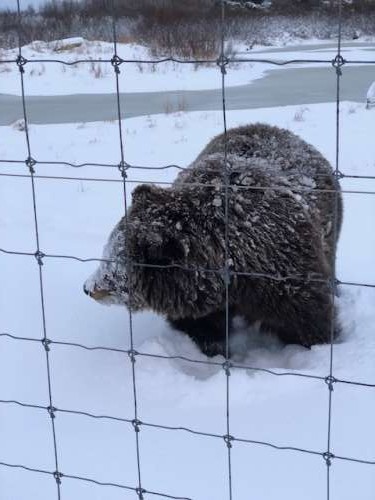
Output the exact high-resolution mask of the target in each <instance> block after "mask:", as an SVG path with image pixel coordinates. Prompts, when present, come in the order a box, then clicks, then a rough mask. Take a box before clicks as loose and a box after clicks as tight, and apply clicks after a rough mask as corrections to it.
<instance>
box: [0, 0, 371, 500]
mask: <svg viewBox="0 0 375 500" xmlns="http://www.w3.org/2000/svg"><path fill="white" fill-rule="evenodd" d="M115 1H116V0H113V2H112V4H111V8H112V12H111V14H112V20H113V56H112V58H111V59H97V60H93V59H77V60H74V61H70V62H67V61H64V60H61V59H40V60H39V59H33V60H30V61H29V60H27V59H26V58H25V57H24V56H23V53H22V43H21V37H19V47H18V56H17V57H16V58H15V59H14V60H0V64H3V63H7V64H14V65H16V66H17V67H18V70H19V76H20V83H21V90H22V109H23V120H24V135H25V141H26V146H27V158H26V159H22V158H19V159H14V158H7V159H5V158H1V159H0V167H1V165H5V164H12V165H26V167H27V169H28V173H27V174H19V173H12V172H5V173H4V172H0V176H4V177H14V178H29V179H30V187H31V193H32V213H33V220H34V232H35V241H36V250H35V252H23V251H19V250H17V249H10V248H0V253H2V254H8V255H13V256H15V257H17V256H26V257H30V260H32V259H34V260H35V263H36V265H37V266H38V275H39V294H40V299H41V313H42V327H43V336H42V337H41V338H37V337H23V336H20V335H16V334H15V333H13V332H0V339H2V338H3V339H5V338H6V339H9V340H11V341H14V342H25V343H35V344H40V346H41V349H43V351H44V353H45V365H46V379H47V387H48V404H47V405H40V404H33V403H28V402H25V401H18V400H10V399H0V404H3V405H14V406H18V407H22V408H25V411H26V410H30V411H42V412H48V415H49V417H50V425H51V434H52V442H53V453H54V470H44V469H40V468H35V467H29V466H26V465H24V464H17V463H7V462H4V461H1V455H0V466H1V467H4V468H16V469H21V470H25V471H29V472H32V473H39V474H45V475H48V476H50V477H51V479H52V480H54V481H55V483H56V496H57V498H58V499H60V498H63V495H62V483H63V482H64V481H65V480H76V481H84V482H88V483H92V484H95V485H97V486H102V487H104V486H106V487H113V488H120V489H124V490H129V491H132V492H134V494H135V495H136V496H137V497H138V498H139V499H140V500H142V499H144V497H145V496H146V495H152V496H158V497H162V498H171V499H176V500H178V499H181V500H192V499H190V498H188V497H185V496H173V495H169V494H168V492H164V491H163V492H158V491H153V490H152V489H148V488H147V489H146V488H145V485H144V482H143V480H142V450H141V447H140V442H139V435H140V432H141V431H142V428H147V427H149V428H154V429H159V430H164V431H170V432H181V433H187V434H191V435H197V436H202V437H205V438H207V439H213V440H221V441H222V442H223V445H224V450H226V451H225V453H226V454H227V477H228V491H227V494H226V496H228V497H229V499H232V498H233V496H234V495H233V486H232V482H233V477H232V457H231V452H232V447H233V446H234V445H235V443H236V442H241V443H245V444H248V445H258V446H263V447H268V448H272V449H274V450H277V451H280V452H293V453H300V454H309V455H312V456H316V457H317V458H318V459H319V460H323V461H324V462H325V464H326V474H327V478H326V486H327V487H326V498H327V499H328V500H329V499H330V495H331V488H330V482H331V474H332V473H331V470H332V465H333V463H334V461H336V460H339V461H340V460H341V461H345V462H353V463H359V464H365V465H375V459H374V460H365V459H363V458H362V457H351V456H342V455H338V454H336V453H334V450H333V448H332V444H331V433H332V427H333V425H334V424H333V421H332V400H333V390H334V386H335V385H337V384H346V385H352V386H354V387H357V388H358V390H365V389H370V390H371V389H374V388H375V381H373V382H372V381H358V380H349V379H348V380H346V379H341V378H337V377H335V375H334V370H333V353H334V318H333V316H332V318H331V339H330V356H329V366H328V370H327V372H326V373H325V374H324V375H321V376H319V375H312V374H308V373H303V372H296V371H281V370H272V369H267V368H259V367H256V366H249V365H247V364H241V363H237V362H234V361H233V360H232V359H231V358H230V350H229V294H230V282H231V279H232V278H233V276H235V275H243V276H247V277H249V278H252V279H262V280H276V281H290V280H297V281H306V280H309V281H312V282H313V281H317V282H320V283H324V284H327V285H329V286H330V287H331V290H332V302H335V300H336V299H335V288H336V287H337V285H348V286H358V287H362V286H363V287H369V288H375V283H363V282H353V281H340V280H338V279H337V277H336V272H335V262H333V263H332V269H333V270H334V271H333V274H332V276H331V277H330V279H329V280H323V279H322V278H320V277H317V276H306V275H304V276H302V275H288V276H280V275H275V274H266V273H252V272H250V271H249V272H239V271H238V272H236V271H233V270H232V269H231V268H230V266H229V264H228V262H229V258H228V256H229V227H230V223H231V221H230V214H229V200H230V196H231V190H232V186H231V183H230V178H229V173H230V172H229V170H228V162H227V154H228V153H227V140H226V135H227V119H226V116H227V110H226V74H227V71H229V70H230V67H231V65H232V64H235V63H255V64H256V63H266V64H268V65H276V66H285V65H291V64H296V63H304V64H314V63H321V64H326V65H330V66H332V71H334V72H335V75H336V141H335V158H336V160H335V165H334V171H333V176H334V177H335V179H338V180H340V179H344V178H355V179H372V180H373V179H375V176H361V175H354V174H351V173H343V172H342V171H341V170H340V162H339V160H340V92H341V87H340V84H341V79H342V76H343V68H344V66H345V64H348V63H350V64H354V65H355V64H361V65H363V64H375V60H373V61H371V60H370V61H369V60H346V59H344V57H343V55H342V36H341V33H342V1H341V0H339V1H338V2H337V8H338V11H337V24H338V28H337V40H338V43H337V54H336V56H335V57H334V58H333V59H328V58H322V59H313V60H312V59H293V60H284V61H280V60H272V59H259V58H256V57H246V58H238V57H229V56H227V55H226V52H225V41H226V9H227V8H237V7H240V8H249V9H250V8H258V6H257V4H254V3H253V2H248V1H244V0H238V1H235V0H221V6H220V8H221V20H220V23H221V41H220V52H219V53H218V55H217V58H216V59H202V60H195V59H194V60H187V59H178V58H174V57H166V58H161V59H148V60H144V59H122V58H121V57H120V56H119V54H118V39H117V32H116V21H117V20H116V8H115V7H116V6H115ZM16 2H17V9H18V16H19V32H21V23H22V17H21V5H20V0H16ZM38 62H43V64H61V65H71V66H74V65H81V64H87V63H89V64H92V63H93V62H100V63H106V64H108V65H110V66H111V67H112V69H113V75H114V77H113V78H114V84H115V92H116V113H117V125H118V158H119V162H118V163H117V164H113V163H90V162H85V163H74V162H66V161H61V162H59V161H38V159H37V154H36V153H37V152H36V151H34V149H33V145H32V143H31V141H30V136H29V125H28V108H27V92H26V90H25V66H26V65H28V64H35V63H38ZM165 62H175V63H178V64H194V65H199V64H208V63H210V64H216V65H217V67H218V71H219V72H220V74H221V103H222V123H223V131H224V137H225V146H224V152H223V153H224V160H225V161H224V165H225V167H224V172H223V185H222V188H223V192H224V198H225V207H224V219H225V220H224V222H225V256H224V265H223V267H221V268H217V269H206V268H205V269H199V268H197V267H194V268H188V267H182V269H183V270H184V271H186V272H196V271H197V270H199V271H203V272H206V273H218V274H220V275H221V276H222V277H223V286H224V287H225V296H226V321H225V346H226V347H225V355H224V361H223V362H219V361H215V360H212V359H207V360H198V359H192V358H189V357H185V356H180V355H174V356H168V355H161V354H153V353H147V352H141V351H139V350H136V349H135V344H134V325H133V315H132V309H131V307H130V308H129V316H128V320H129V332H130V339H129V348H128V349H119V348H111V347H106V346H100V345H97V346H88V345H85V344H81V343H74V342H66V341H59V340H57V339H53V338H51V336H50V335H49V332H48V330H47V327H46V319H45V318H46V310H45V309H46V306H45V289H44V274H43V264H44V261H45V260H46V259H56V260H61V259H63V260H75V261H78V262H91V261H97V262H104V261H108V262H109V260H106V259H104V258H97V257H93V258H82V257H80V256H75V255H63V254H51V253H45V252H43V250H42V247H41V245H40V229H39V218H38V216H39V213H38V199H37V193H36V189H35V182H36V179H47V180H49V181H53V180H55V181H59V180H71V181H77V180H89V181H97V182H116V183H121V184H122V189H123V203H124V218H125V220H126V226H125V227H126V230H128V227H129V225H130V224H131V223H130V222H129V221H128V220H127V217H128V206H127V192H128V190H129V189H130V187H129V186H130V185H131V184H134V183H138V181H137V180H130V179H129V178H128V172H129V171H131V170H146V171H149V170H150V171H161V170H166V169H180V170H183V167H180V166H178V165H174V164H170V165H162V166H140V165H131V164H129V163H127V161H126V150H125V147H126V141H125V139H124V132H123V124H122V116H123V114H122V105H121V100H120V94H121V89H120V80H119V74H120V72H121V70H122V67H123V66H126V65H127V64H136V63H142V64H152V65H155V64H163V63H165ZM39 165H51V166H68V167H71V168H73V169H79V168H82V167H90V168H92V169H95V167H104V168H110V169H117V170H118V172H119V177H118V179H114V178H105V177H95V176H90V177H86V176H81V177H69V176H62V175H57V176H48V175H40V174H38V172H37V170H38V166H39ZM142 182H145V181H142ZM146 182H147V181H146ZM160 184H166V185H168V184H169V183H167V182H162V181H161V182H160ZM204 187H205V188H210V186H209V185H207V184H205V185H204ZM212 187H215V188H216V187H217V185H215V186H212ZM236 188H238V186H237V187H236ZM245 189H249V190H257V189H261V190H266V189H272V190H277V189H278V188H277V186H275V187H271V188H267V187H262V186H246V187H245ZM324 192H329V193H330V194H331V195H332V196H333V199H334V221H335V222H334V232H337V230H338V191H332V190H331V191H327V190H325V191H324ZM342 192H344V193H345V192H346V193H359V194H364V193H366V194H371V195H373V194H375V191H366V192H365V191H355V190H346V191H345V190H343V191H342ZM126 260H127V262H129V263H131V265H132V266H149V267H156V268H160V269H164V270H165V271H167V270H168V269H170V268H173V267H176V266H177V264H171V265H151V264H150V265H148V264H144V263H140V262H134V261H132V258H131V256H130V255H126ZM177 267H178V266H177ZM180 267H181V266H180ZM131 294H132V290H131V288H130V290H129V295H130V296H131ZM130 302H131V301H130ZM59 346H65V347H68V348H71V349H78V350H79V349H81V350H86V351H89V352H92V351H109V352H117V353H120V354H121V355H123V356H124V360H125V361H124V362H126V363H130V365H131V374H132V394H133V403H134V404H133V406H134V412H133V414H132V415H131V417H129V418H120V417H116V416H114V415H105V414H95V413H90V412H87V411H81V410H80V409H77V408H61V407H56V405H55V404H54V397H53V386H52V383H51V359H50V352H51V349H53V348H55V347H56V348H57V347H59ZM139 357H145V358H147V357H148V358H155V359H158V360H181V361H184V362H187V363H190V364H192V365H194V364H196V365H199V364H202V365H208V366H216V367H219V368H221V369H222V370H223V371H224V373H225V377H226V384H225V394H224V395H223V397H224V398H225V403H226V404H225V421H226V428H225V433H223V434H217V433H209V432H203V431H200V430H199V429H193V428H188V427H183V426H181V427H179V426H170V425H163V424H162V423H155V422H147V421H144V420H142V419H141V416H140V414H139V411H138V404H137V403H138V394H139V392H140V391H142V388H141V387H139V384H138V380H137V370H136V360H137V358H139ZM233 370H252V371H254V372H261V373H267V374H269V375H271V376H274V377H280V378H283V377H298V378H300V379H313V380H317V381H320V382H321V383H322V384H325V386H326V387H327V399H328V401H327V441H326V448H325V449H324V450H314V449H307V448H303V447H294V446H288V445H287V444H286V445H285V446H280V445H276V444H274V443H272V442H267V441H262V440H251V439H245V438H243V437H241V436H234V435H232V432H231V405H230V391H231V378H230V375H231V372H232V371H233ZM0 396H1V395H0ZM63 413H65V414H71V415H74V416H76V417H77V418H78V417H83V418H90V419H98V420H109V421H111V420H112V421H119V422H123V423H125V424H127V425H129V426H131V427H132V428H133V429H134V437H135V446H134V460H135V461H136V470H137V484H135V485H126V484H119V483H115V482H106V481H102V480H98V479H96V478H91V477H85V476H81V475H77V474H74V473H72V474H70V473H68V472H66V471H62V470H61V467H60V464H59V459H58V457H59V439H58V432H57V430H56V424H55V422H56V416H57V415H58V414H63ZM0 453H1V452H0Z"/></svg>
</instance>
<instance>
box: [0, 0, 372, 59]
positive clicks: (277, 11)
mask: <svg viewBox="0 0 375 500" xmlns="http://www.w3.org/2000/svg"><path fill="white" fill-rule="evenodd" d="M338 1H339V0H272V1H271V0H253V1H252V2H248V1H245V0H238V1H236V0H227V1H226V13H227V14H226V17H227V36H228V37H230V38H233V39H240V40H243V41H245V42H247V43H248V44H249V45H250V46H251V45H253V44H255V43H262V44H266V43H272V39H273V38H276V37H277V36H279V35H280V36H282V35H283V33H282V31H283V30H284V31H285V30H286V33H290V35H291V36H294V37H296V38H299V37H300V38H308V37H309V36H311V37H316V38H330V37H332V36H334V35H333V33H334V29H335V28H334V26H335V21H334V19H335V16H336V14H337V5H338ZM0 2H1V0H0ZM231 4H232V5H231ZM241 4H242V7H245V6H247V7H248V8H241ZM245 4H246V5H245ZM342 5H343V13H344V17H345V19H346V20H347V22H346V23H345V28H344V29H345V30H346V31H345V36H346V37H351V34H352V33H353V32H354V31H360V32H362V33H363V34H364V35H374V34H375V0H342ZM251 7H254V8H251ZM0 9H1V7H0ZM113 14H115V16H116V19H117V31H118V36H119V40H120V41H121V40H122V41H135V42H137V43H143V44H145V45H148V46H150V47H151V48H152V49H153V50H154V51H155V52H159V53H160V52H162V53H171V52H173V53H174V54H175V55H179V56H183V57H199V56H209V55H211V54H214V53H217V48H218V44H219V38H220V14H221V0H49V1H48V2H47V3H46V4H44V5H42V6H41V7H40V8H39V9H38V10H35V9H33V8H32V7H29V8H28V9H27V10H25V11H22V13H21V28H20V29H19V28H18V15H17V13H16V12H14V11H10V10H3V11H1V10H0V47H11V46H16V45H17V44H18V36H19V35H20V37H21V43H22V44H26V43H29V42H31V41H33V40H45V41H50V40H56V39H61V38H67V37H70V36H82V37H84V38H87V39H96V40H98V39H99V40H107V41H110V40H111V39H112V15H113Z"/></svg>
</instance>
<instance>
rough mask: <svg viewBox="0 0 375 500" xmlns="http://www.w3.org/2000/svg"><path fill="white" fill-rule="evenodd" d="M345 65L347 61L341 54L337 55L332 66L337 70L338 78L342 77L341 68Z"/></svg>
mask: <svg viewBox="0 0 375 500" xmlns="http://www.w3.org/2000/svg"><path fill="white" fill-rule="evenodd" d="M345 63H346V61H345V59H344V58H343V57H342V55H341V54H337V56H336V57H335V58H334V59H333V60H332V66H333V67H334V68H336V74H337V75H338V76H341V75H342V70H341V68H342V67H343V66H344V64H345Z"/></svg>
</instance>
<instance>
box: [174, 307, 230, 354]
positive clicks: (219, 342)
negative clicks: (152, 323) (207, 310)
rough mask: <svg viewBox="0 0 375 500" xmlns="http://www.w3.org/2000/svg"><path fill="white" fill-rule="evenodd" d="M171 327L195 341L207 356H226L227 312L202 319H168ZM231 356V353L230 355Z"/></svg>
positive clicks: (212, 314) (221, 311) (220, 312)
mask: <svg viewBox="0 0 375 500" xmlns="http://www.w3.org/2000/svg"><path fill="white" fill-rule="evenodd" d="M228 321H229V331H230V330H231V326H232V313H231V312H229V318H228ZM168 322H169V323H170V325H171V326H172V327H173V328H175V329H176V330H180V331H182V332H184V333H186V334H187V335H189V337H190V338H191V339H192V340H194V342H195V343H196V344H197V345H198V347H199V348H200V350H201V351H202V352H203V354H205V355H206V356H209V357H212V356H217V355H218V354H221V355H222V356H224V357H225V354H226V311H225V309H224V310H220V311H216V312H214V313H211V314H208V315H207V316H203V317H201V318H196V319H193V318H179V319H171V318H168ZM229 355H230V353H229Z"/></svg>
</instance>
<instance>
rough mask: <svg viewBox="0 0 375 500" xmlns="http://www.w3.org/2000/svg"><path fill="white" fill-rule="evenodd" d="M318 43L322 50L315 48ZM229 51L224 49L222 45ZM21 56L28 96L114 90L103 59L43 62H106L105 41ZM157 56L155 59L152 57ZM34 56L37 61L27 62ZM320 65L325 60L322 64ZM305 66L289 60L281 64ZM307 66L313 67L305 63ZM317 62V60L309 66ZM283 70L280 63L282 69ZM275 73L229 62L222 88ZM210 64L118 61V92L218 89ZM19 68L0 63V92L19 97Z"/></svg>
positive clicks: (32, 48)
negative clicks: (72, 63) (120, 64)
mask: <svg viewBox="0 0 375 500" xmlns="http://www.w3.org/2000/svg"><path fill="white" fill-rule="evenodd" d="M319 46H322V48H319ZM369 49H372V50H373V44H371V43H369V45H368V46H364V45H362V44H356V43H355V42H353V45H352V46H350V47H344V48H343V56H344V57H345V58H346V59H350V60H362V61H366V60H372V59H373V55H372V52H371V51H370V50H369ZM228 50H229V47H228ZM336 52H337V50H336V49H335V47H334V43H333V44H332V48H329V49H327V48H324V42H319V43H318V42H317V43H316V47H315V48H309V49H307V48H306V47H305V45H304V44H301V46H300V48H299V49H298V50H297V49H296V48H295V47H294V48H292V49H290V50H288V49H287V48H286V49H285V52H283V53H282V54H281V53H273V52H272V49H271V52H270V53H267V49H266V48H265V47H258V48H255V49H253V50H251V51H246V46H245V45H243V44H233V45H232V48H231V51H230V52H228V55H231V56H233V57H237V58H238V59H241V58H242V59H243V58H253V57H254V58H258V59H264V58H267V59H272V60H278V61H280V60H297V59H307V60H316V59H319V60H321V59H323V60H332V59H333V58H334V57H335V55H336ZM17 55H18V51H17V50H16V49H13V50H2V51H1V50H0V59H1V60H3V61H7V60H10V61H12V60H15V59H16V57H17ZM22 55H23V57H25V58H26V59H27V60H28V61H30V63H27V64H26V66H25V68H24V69H25V75H26V77H27V94H28V95H64V94H82V93H83V94H87V93H109V92H115V87H114V80H113V67H112V66H111V64H110V63H109V62H80V63H78V64H74V65H71V66H68V65H63V64H60V63H47V62H43V61H45V60H48V59H57V60H60V61H65V62H73V61H79V60H82V59H86V60H87V59H94V60H95V61H97V60H99V59H105V60H107V61H109V60H110V59H111V58H112V56H113V44H111V43H107V42H88V41H86V40H83V39H81V38H77V39H67V40H65V41H56V42H50V43H45V42H38V41H35V42H33V43H31V44H30V45H27V46H25V47H24V48H23V49H22ZM118 55H119V56H120V57H121V58H123V59H125V60H138V61H140V60H150V59H152V60H154V59H155V57H154V56H152V55H151V54H150V53H149V50H148V49H147V48H146V47H144V46H141V45H135V44H121V43H120V44H118ZM156 59H158V58H156ZM33 60H38V62H32V61H33ZM325 64H326V63H325ZM304 65H305V66H306V63H304V64H291V65H288V66H286V67H287V68H295V67H302V66H304ZM308 65H309V67H312V66H314V64H313V63H308ZM315 66H319V63H317V64H315ZM283 68H284V69H285V67H283ZM270 69H271V70H274V71H277V70H279V69H280V67H279V66H272V67H270V65H268V64H265V63H262V62H256V63H247V62H246V63H231V64H230V71H228V75H227V79H226V84H227V86H235V85H244V84H248V83H251V82H252V81H254V80H256V79H259V78H262V76H264V74H265V72H266V71H268V70H270ZM217 74H218V68H217V65H216V63H212V64H209V65H201V64H178V63H174V62H163V63H160V64H145V63H144V64H142V63H140V62H139V63H136V64H134V63H132V64H127V63H124V64H123V65H122V71H121V74H120V79H121V90H122V91H123V92H154V91H161V90H202V89H211V88H218V87H219V86H220V84H221V83H220V80H219V79H218V78H217ZM20 93H21V88H20V81H19V70H18V67H17V65H16V64H15V63H14V62H13V63H9V64H8V63H3V64H0V94H15V95H20Z"/></svg>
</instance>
